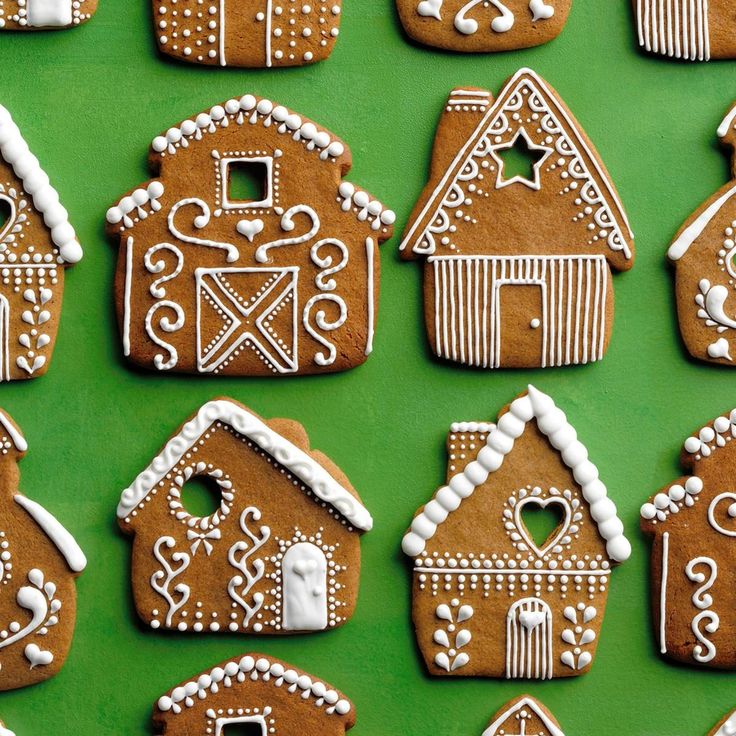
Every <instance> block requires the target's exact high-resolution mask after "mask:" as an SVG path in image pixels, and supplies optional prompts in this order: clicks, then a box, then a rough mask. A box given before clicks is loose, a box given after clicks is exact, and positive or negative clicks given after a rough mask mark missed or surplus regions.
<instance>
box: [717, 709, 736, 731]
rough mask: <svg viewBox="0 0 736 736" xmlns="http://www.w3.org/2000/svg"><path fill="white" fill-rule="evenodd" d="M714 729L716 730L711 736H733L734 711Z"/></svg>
mask: <svg viewBox="0 0 736 736" xmlns="http://www.w3.org/2000/svg"><path fill="white" fill-rule="evenodd" d="M716 728H717V729H718V730H717V731H714V732H713V736H734V734H736V711H734V712H733V713H731V715H730V716H727V717H726V718H725V719H724V720H723V721H722V722H721V723H719V724H718V726H717V727H716Z"/></svg>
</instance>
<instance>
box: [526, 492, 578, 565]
mask: <svg viewBox="0 0 736 736" xmlns="http://www.w3.org/2000/svg"><path fill="white" fill-rule="evenodd" d="M527 504H532V505H537V506H539V507H541V508H543V509H544V508H547V506H549V505H550V504H559V505H560V506H562V508H563V510H564V512H565V518H564V519H563V521H562V523H561V524H560V527H559V529H558V530H557V533H556V534H555V535H554V537H553V538H552V539H550V540H549V542H548V543H547V544H545V546H544V547H543V548H542V549H540V548H539V547H537V545H536V544H535V543H534V540H533V539H532V538H531V536H530V535H529V532H528V531H527V528H526V527H525V526H524V522H523V521H522V519H521V510H522V509H523V508H524V506H526V505H527ZM571 521H572V511H571V510H570V504H569V503H568V502H567V500H566V499H564V498H561V497H559V496H551V497H549V498H537V497H535V496H527V497H526V498H522V499H521V500H520V501H519V502H518V503H517V504H516V507H515V509H514V522H515V524H516V528H517V530H518V532H519V534H520V535H521V537H522V538H523V539H524V542H526V544H527V546H528V547H529V549H530V550H532V551H533V552H534V553H535V554H536V555H537V556H538V557H544V555H545V554H546V553H547V552H549V550H551V549H552V548H553V547H554V546H555V545H556V544H557V543H558V542H559V541H560V540H561V539H562V538H563V537H564V536H565V534H567V530H568V529H569V528H570V522H571Z"/></svg>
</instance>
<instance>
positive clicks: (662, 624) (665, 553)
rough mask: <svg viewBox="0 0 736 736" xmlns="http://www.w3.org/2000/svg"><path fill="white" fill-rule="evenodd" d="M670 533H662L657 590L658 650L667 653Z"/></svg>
mask: <svg viewBox="0 0 736 736" xmlns="http://www.w3.org/2000/svg"><path fill="white" fill-rule="evenodd" d="M669 556H670V533H669V532H665V533H664V534H663V535H662V584H661V589H660V592H659V651H660V652H661V653H662V654H667V636H666V632H667V576H668V574H669V570H668V565H669Z"/></svg>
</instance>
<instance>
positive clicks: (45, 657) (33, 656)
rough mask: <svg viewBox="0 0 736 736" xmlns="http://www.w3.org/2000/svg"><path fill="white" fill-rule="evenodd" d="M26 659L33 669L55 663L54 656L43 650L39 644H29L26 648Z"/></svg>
mask: <svg viewBox="0 0 736 736" xmlns="http://www.w3.org/2000/svg"><path fill="white" fill-rule="evenodd" d="M25 655H26V659H27V660H28V661H29V662H30V663H31V669H33V668H34V667H45V666H46V665H48V664H51V663H52V662H53V661H54V655H53V654H51V652H49V651H47V650H45V649H41V648H40V647H39V646H38V645H37V644H29V645H28V646H27V647H26V648H25Z"/></svg>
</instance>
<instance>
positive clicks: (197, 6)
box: [153, 0, 342, 67]
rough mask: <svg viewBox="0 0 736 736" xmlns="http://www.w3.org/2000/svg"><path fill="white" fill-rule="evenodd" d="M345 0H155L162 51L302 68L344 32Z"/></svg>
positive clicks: (192, 58) (194, 59)
mask: <svg viewBox="0 0 736 736" xmlns="http://www.w3.org/2000/svg"><path fill="white" fill-rule="evenodd" d="M341 12H342V0H330V2H318V3H315V4H309V3H297V2H296V0H276V2H272V0H266V1H265V2H264V1H263V0H261V1H260V2H253V3H252V4H250V3H243V2H239V1H238V0H220V2H209V3H206V4H204V3H203V2H202V0H153V18H154V24H155V33H156V40H157V41H158V47H159V50H160V51H161V52H162V53H164V54H167V55H169V56H173V57H174V58H175V59H179V60H180V61H188V62H191V63H194V64H207V65H210V66H240V67H272V66H301V65H303V64H313V63H314V62H316V61H322V60H323V59H326V58H327V57H328V56H329V55H330V54H331V53H332V49H333V48H334V46H335V42H336V41H337V36H338V34H339V33H340V14H341Z"/></svg>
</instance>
